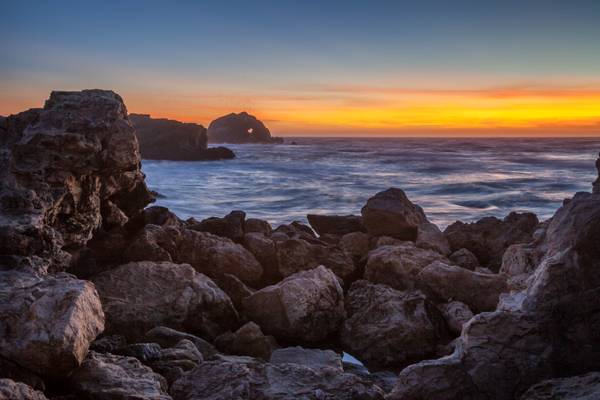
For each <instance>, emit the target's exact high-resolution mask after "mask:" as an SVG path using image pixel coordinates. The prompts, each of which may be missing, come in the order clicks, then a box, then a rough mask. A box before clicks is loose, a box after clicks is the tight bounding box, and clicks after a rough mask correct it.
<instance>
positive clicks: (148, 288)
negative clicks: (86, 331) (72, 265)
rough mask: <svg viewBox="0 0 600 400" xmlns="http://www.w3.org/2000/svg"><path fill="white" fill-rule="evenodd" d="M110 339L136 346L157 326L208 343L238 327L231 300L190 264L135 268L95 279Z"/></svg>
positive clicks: (132, 265) (147, 263)
mask: <svg viewBox="0 0 600 400" xmlns="http://www.w3.org/2000/svg"><path fill="white" fill-rule="evenodd" d="M93 282H94V284H95V285H96V288H97V289H98V293H99V294H100V298H101V299H102V305H103V307H104V312H105V314H106V331H107V333H118V334H121V335H124V336H125V337H127V338H128V339H129V340H130V341H132V340H137V339H139V338H141V337H143V335H144V334H145V333H146V332H147V331H148V330H150V329H151V328H154V327H156V326H161V325H162V326H166V327H170V328H173V329H182V330H185V331H190V332H192V333H197V334H200V335H203V336H206V337H209V338H214V337H215V336H217V335H218V334H220V333H222V332H224V331H226V330H228V329H230V328H232V327H233V326H235V325H236V324H237V317H238V316H237V312H236V311H235V309H234V308H233V305H232V303H231V300H230V299H229V297H227V295H226V294H225V293H223V291H222V290H221V289H219V288H218V287H217V285H215V284H214V283H213V281H211V280H210V279H209V278H208V277H206V276H205V275H202V274H200V273H197V272H196V271H195V270H194V269H193V268H192V267H191V266H189V265H187V264H173V263H170V262H151V261H143V262H133V263H128V264H124V265H121V266H119V267H118V268H116V269H113V270H110V271H106V272H103V273H101V274H99V275H96V276H95V277H93Z"/></svg>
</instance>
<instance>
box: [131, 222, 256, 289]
mask: <svg viewBox="0 0 600 400" xmlns="http://www.w3.org/2000/svg"><path fill="white" fill-rule="evenodd" d="M124 257H125V259H126V260H127V261H144V260H151V261H171V262H175V263H180V264H183V263H185V264H190V265H191V266H192V267H194V268H195V269H196V270H197V271H198V272H200V273H203V274H206V275H208V276H216V275H220V274H231V275H234V276H236V277H237V278H239V279H240V280H241V281H242V282H244V283H245V284H248V285H250V286H256V285H258V283H259V282H260V279H261V276H262V273H263V269H262V267H261V265H260V264H259V262H258V261H257V260H256V258H254V256H253V255H252V253H250V252H249V251H248V250H246V249H245V248H244V247H243V246H241V245H239V244H237V243H234V242H233V241H231V240H230V239H227V238H223V237H220V236H216V235H213V234H210V233H207V232H197V231H194V230H190V229H186V228H180V227H173V226H156V225H146V226H145V227H144V228H143V229H142V230H140V231H139V232H138V233H137V234H136V236H135V237H134V238H133V239H132V240H131V243H130V245H129V246H128V247H127V249H126V250H125V252H124Z"/></svg>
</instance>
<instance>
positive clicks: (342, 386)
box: [171, 358, 383, 400]
mask: <svg viewBox="0 0 600 400" xmlns="http://www.w3.org/2000/svg"><path fill="white" fill-rule="evenodd" d="M171 395H172V396H173V399H174V400H187V399H204V400H226V399H262V400H297V399H336V400H383V391H382V390H381V389H380V388H379V387H377V386H375V385H374V384H373V383H372V382H370V381H368V380H367V379H364V378H361V377H358V376H356V375H354V374H349V373H343V372H340V371H339V370H338V369H334V368H326V367H325V368H319V369H315V368H310V367H307V366H303V365H299V364H292V363H285V364H270V363H264V362H258V361H256V360H254V359H251V358H248V359H245V360H239V359H238V360H222V361H211V362H204V363H202V364H200V365H199V366H198V367H197V368H195V369H194V370H192V371H190V372H189V373H188V374H186V375H185V376H183V377H182V378H181V379H179V380H177V381H176V382H175V383H174V384H173V386H172V387H171Z"/></svg>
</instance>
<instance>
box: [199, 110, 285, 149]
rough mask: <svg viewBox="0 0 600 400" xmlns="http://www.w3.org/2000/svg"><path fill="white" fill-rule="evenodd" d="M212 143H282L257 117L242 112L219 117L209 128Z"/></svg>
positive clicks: (209, 138) (209, 137)
mask: <svg viewBox="0 0 600 400" xmlns="http://www.w3.org/2000/svg"><path fill="white" fill-rule="evenodd" d="M208 140H209V141H210V142H211V143H280V142H282V140H281V139H276V138H273V137H271V132H269V129H268V128H267V127H266V126H265V125H264V124H263V123H262V122H261V121H260V120H258V119H257V118H256V117H255V116H253V115H250V114H248V113H247V112H245V111H242V112H241V113H239V114H235V113H231V114H227V115H224V116H222V117H219V118H217V119H215V120H214V121H212V122H211V123H210V125H209V126H208Z"/></svg>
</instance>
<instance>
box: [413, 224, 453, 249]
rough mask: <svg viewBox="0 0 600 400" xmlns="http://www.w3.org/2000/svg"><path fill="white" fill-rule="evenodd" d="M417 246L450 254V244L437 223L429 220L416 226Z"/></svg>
mask: <svg viewBox="0 0 600 400" xmlns="http://www.w3.org/2000/svg"><path fill="white" fill-rule="evenodd" d="M415 244H416V245H417V247H420V248H422V249H429V250H433V251H437V252H438V253H440V254H442V255H445V256H447V255H449V254H450V244H449V243H448V240H447V239H446V237H445V236H444V234H443V233H442V231H440V228H438V227H437V225H435V224H432V223H431V222H428V223H425V224H420V225H419V226H418V227H417V239H416V241H415Z"/></svg>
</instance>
